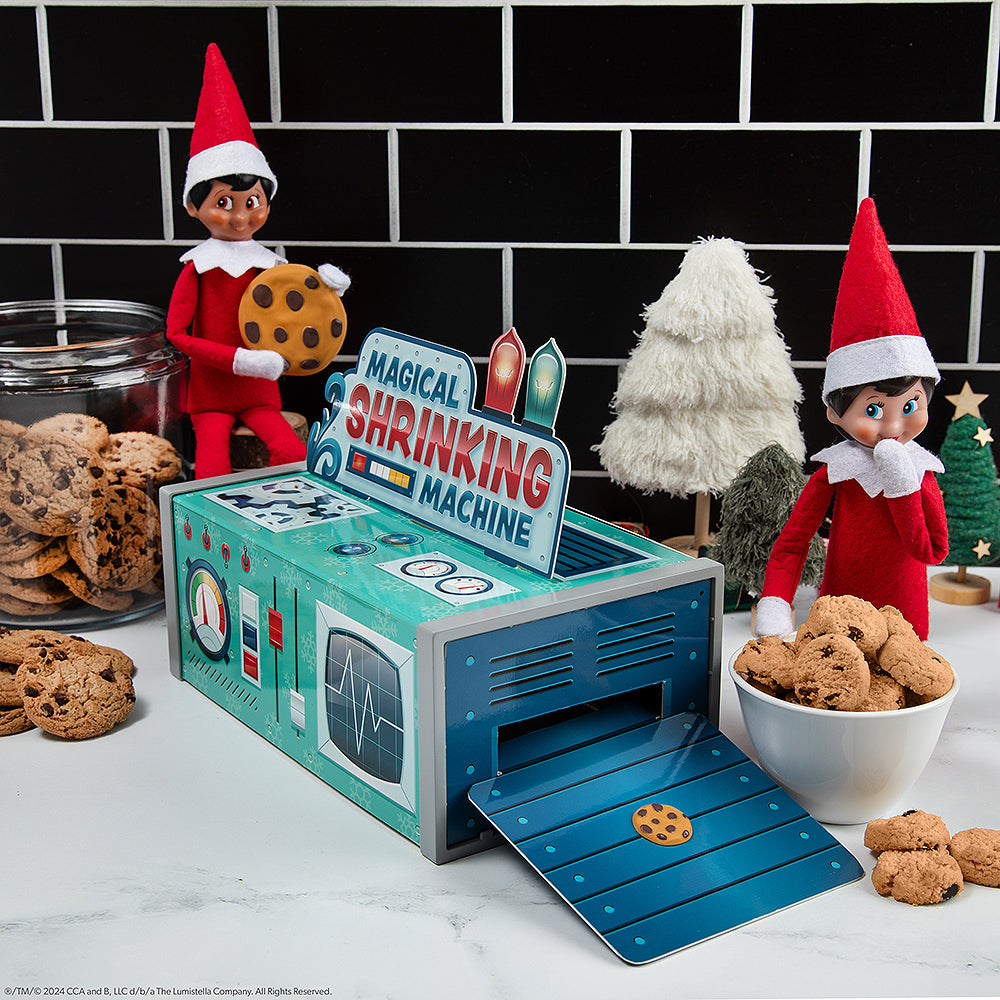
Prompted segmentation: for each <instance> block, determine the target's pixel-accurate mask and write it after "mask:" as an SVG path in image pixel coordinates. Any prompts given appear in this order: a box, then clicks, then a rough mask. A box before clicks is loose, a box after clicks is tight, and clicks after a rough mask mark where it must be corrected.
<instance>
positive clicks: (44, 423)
mask: <svg viewBox="0 0 1000 1000" xmlns="http://www.w3.org/2000/svg"><path fill="white" fill-rule="evenodd" d="M181 465H182V463H181V458H180V455H179V454H178V452H177V450H176V449H175V448H174V447H173V445H172V444H171V443H170V442H169V441H167V440H166V439H164V438H161V437H158V436H157V435H155V434H149V433H147V432H144V431H124V432H121V433H111V432H109V430H108V428H107V426H106V425H105V424H104V423H103V422H102V421H100V420H98V419H97V418H96V417H92V416H88V415H85V414H77V413H60V414H56V415H54V416H50V417H46V418H45V419H43V420H39V421H37V422H36V423H33V424H30V425H28V426H23V425H21V424H17V423H14V422H12V421H9V420H2V419H0V612H3V613H4V614H5V615H8V616H17V617H24V618H27V619H35V620H37V619H38V618H40V617H46V616H50V615H53V614H56V613H58V612H60V611H62V610H63V609H66V608H69V607H71V606H73V605H81V604H82V605H86V606H89V607H91V608H94V609H99V610H100V611H104V612H118V613H121V612H127V611H128V610H129V608H131V607H132V605H133V603H134V602H136V600H137V598H138V596H139V595H149V594H156V593H157V592H158V591H162V575H161V569H162V558H161V550H160V523H159V515H158V513H157V503H156V491H157V490H158V488H159V487H160V486H161V485H164V484H165V483H169V482H172V481H174V480H176V479H177V478H179V476H180V474H181Z"/></svg>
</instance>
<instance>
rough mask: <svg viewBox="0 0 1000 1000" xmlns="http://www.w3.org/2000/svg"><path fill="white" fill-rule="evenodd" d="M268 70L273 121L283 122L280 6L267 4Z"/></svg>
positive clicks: (276, 122)
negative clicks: (279, 32) (279, 27)
mask: <svg viewBox="0 0 1000 1000" xmlns="http://www.w3.org/2000/svg"><path fill="white" fill-rule="evenodd" d="M267 72H268V79H269V81H270V87H271V121H272V122H274V123H275V124H278V123H280V122H281V56H280V50H279V47H278V8H277V7H276V6H275V5H274V4H273V3H269V4H268V5H267Z"/></svg>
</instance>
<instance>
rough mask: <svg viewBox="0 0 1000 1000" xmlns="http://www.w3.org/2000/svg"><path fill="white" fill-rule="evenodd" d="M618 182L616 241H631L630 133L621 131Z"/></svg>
mask: <svg viewBox="0 0 1000 1000" xmlns="http://www.w3.org/2000/svg"><path fill="white" fill-rule="evenodd" d="M619 169H620V175H619V181H618V188H619V193H618V239H619V240H620V241H621V242H622V243H623V244H627V243H628V242H629V241H630V240H631V239H632V132H631V131H630V130H629V129H627V128H626V129H622V139H621V166H620V168H619Z"/></svg>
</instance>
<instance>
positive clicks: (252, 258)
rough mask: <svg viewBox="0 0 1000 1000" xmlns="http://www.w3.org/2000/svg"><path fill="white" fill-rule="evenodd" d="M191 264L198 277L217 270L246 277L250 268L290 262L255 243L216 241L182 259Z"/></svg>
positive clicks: (262, 268)
mask: <svg viewBox="0 0 1000 1000" xmlns="http://www.w3.org/2000/svg"><path fill="white" fill-rule="evenodd" d="M188 261H193V263H194V269H195V270H196V271H197V272H198V273H199V274H204V273H205V272H206V271H211V270H212V269H213V268H216V267H218V268H221V269H222V270H223V271H225V272H226V274H230V275H232V276H233V277H234V278H238V277H239V276H240V275H241V274H246V272H247V271H249V270H250V268H251V267H256V268H259V269H260V270H262V271H263V270H266V269H267V268H269V267H274V266H275V265H276V264H286V263H288V262H287V261H286V260H285V258H284V257H280V256H279V255H278V254H276V253H274V251H272V250H268V249H267V247H265V246H262V245H261V244H260V243H257V242H256V241H255V240H217V239H215V238H212V239H208V240H205V241H204V242H203V243H199V244H198V245H197V246H196V247H192V248H191V249H190V250H188V252H187V253H185V254H183V255H182V256H181V263H182V264H186V263H187V262H188Z"/></svg>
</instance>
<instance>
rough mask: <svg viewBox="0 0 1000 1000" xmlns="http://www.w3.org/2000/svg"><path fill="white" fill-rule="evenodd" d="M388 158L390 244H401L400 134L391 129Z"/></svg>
mask: <svg viewBox="0 0 1000 1000" xmlns="http://www.w3.org/2000/svg"><path fill="white" fill-rule="evenodd" d="M386 156H387V158H388V173H389V184H388V186H389V192H388V193H389V242H390V244H393V243H399V234H400V216H399V213H400V206H399V132H398V131H397V130H396V129H394V128H391V129H389V131H388V133H387V135H386Z"/></svg>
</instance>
